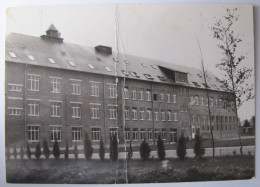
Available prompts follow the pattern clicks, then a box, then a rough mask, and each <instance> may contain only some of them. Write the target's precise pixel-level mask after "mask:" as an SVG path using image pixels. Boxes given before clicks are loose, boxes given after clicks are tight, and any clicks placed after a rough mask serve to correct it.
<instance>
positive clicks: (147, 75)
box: [144, 74, 154, 80]
mask: <svg viewBox="0 0 260 187" xmlns="http://www.w3.org/2000/svg"><path fill="white" fill-rule="evenodd" d="M144 76H145V77H146V78H147V79H150V80H153V79H154V78H153V77H152V76H151V75H150V74H144Z"/></svg>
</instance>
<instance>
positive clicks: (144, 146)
mask: <svg viewBox="0 0 260 187" xmlns="http://www.w3.org/2000/svg"><path fill="white" fill-rule="evenodd" d="M150 152H151V148H150V146H149V144H148V143H147V142H146V141H145V139H144V141H143V142H142V143H141V145H140V156H141V158H142V159H143V160H147V159H148V158H149V157H150Z"/></svg>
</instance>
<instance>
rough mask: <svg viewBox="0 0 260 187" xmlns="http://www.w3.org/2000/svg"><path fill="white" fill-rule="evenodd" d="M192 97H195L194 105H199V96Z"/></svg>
mask: <svg viewBox="0 0 260 187" xmlns="http://www.w3.org/2000/svg"><path fill="white" fill-rule="evenodd" d="M194 99H195V105H199V97H198V96H195V97H194Z"/></svg>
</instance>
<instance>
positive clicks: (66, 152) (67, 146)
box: [64, 140, 69, 159]
mask: <svg viewBox="0 0 260 187" xmlns="http://www.w3.org/2000/svg"><path fill="white" fill-rule="evenodd" d="M64 158H65V159H68V158H69V145H68V140H66V146H65V153H64Z"/></svg>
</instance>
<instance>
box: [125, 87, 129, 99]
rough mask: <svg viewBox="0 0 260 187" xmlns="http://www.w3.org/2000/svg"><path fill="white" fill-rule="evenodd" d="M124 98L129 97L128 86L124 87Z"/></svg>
mask: <svg viewBox="0 0 260 187" xmlns="http://www.w3.org/2000/svg"><path fill="white" fill-rule="evenodd" d="M124 99H129V91H128V88H127V87H125V88H124Z"/></svg>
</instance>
